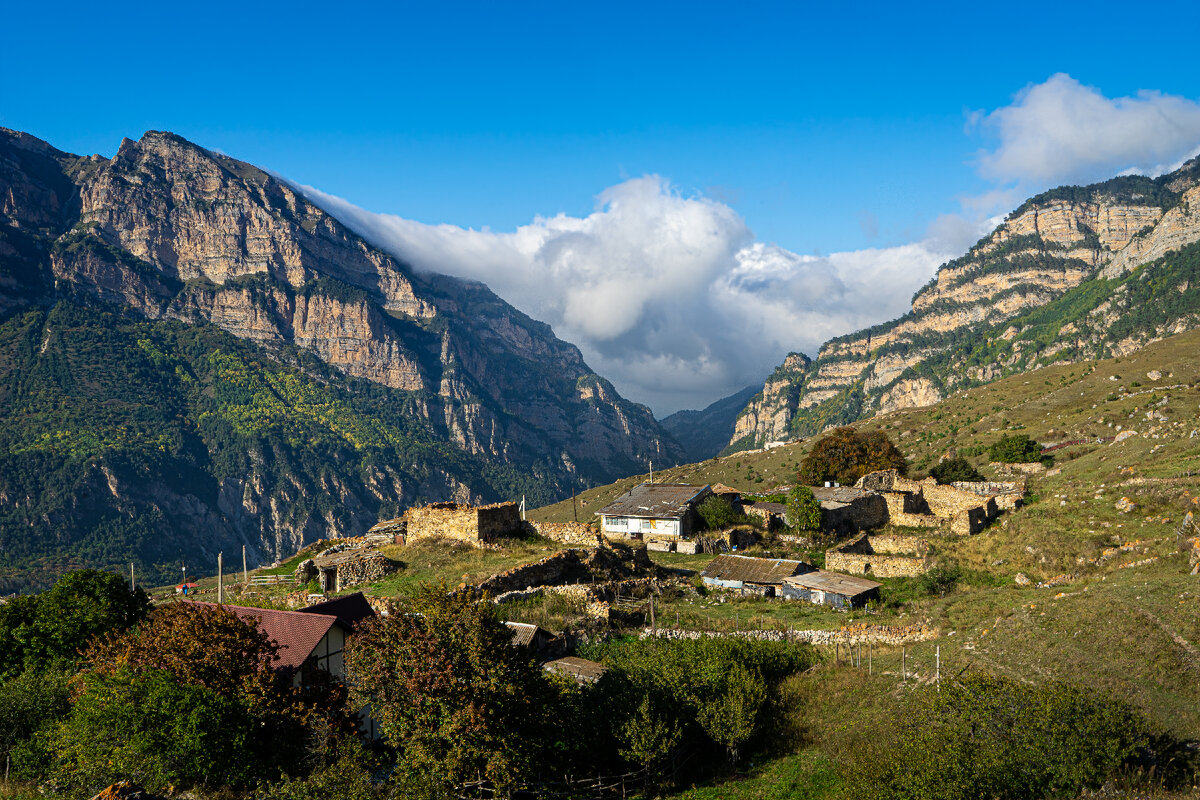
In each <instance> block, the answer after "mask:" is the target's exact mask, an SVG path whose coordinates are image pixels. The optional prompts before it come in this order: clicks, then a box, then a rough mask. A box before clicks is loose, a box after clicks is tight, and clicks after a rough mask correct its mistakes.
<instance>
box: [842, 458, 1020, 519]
mask: <svg viewBox="0 0 1200 800" xmlns="http://www.w3.org/2000/svg"><path fill="white" fill-rule="evenodd" d="M855 486H856V488H858V489H861V490H865V491H869V492H873V493H876V494H879V495H880V496H882V497H883V500H884V502H885V504H886V505H887V521H888V522H890V523H892V524H893V525H899V526H901V527H906V528H949V530H950V532H951V533H953V534H956V535H959V536H967V535H971V534H975V533H978V532H979V531H981V530H983V529H984V528H985V527H987V525H988V523H989V522H991V521H992V520H993V519H995V518H996V516H997V515H999V513H1000V507H999V505H998V504H997V501H996V496H995V495H991V494H983V493H981V492H978V491H976V490H975V488H976V485H975V484H972V485H971V486H972V489H971V490H967V489H963V488H959V487H957V486H943V485H941V484H939V483H938V482H937V481H936V480H934V479H933V478H926V479H925V480H922V481H914V480H910V479H908V478H905V477H903V476H901V475H899V474H898V473H897V472H896V470H894V469H889V470H882V471H880V472H871V473H868V474H866V475H864V476H862V478H860V479H859V481H858V483H857V484H856V485H855ZM979 486H982V487H984V488H985V489H986V488H989V487H991V486H993V484H980V485H979ZM996 487H997V488H1001V485H998V484H997V485H996ZM1003 493H1004V494H1005V495H1006V497H1008V499H1006V504H1011V489H1009V488H1008V487H1007V486H1004V487H1003Z"/></svg>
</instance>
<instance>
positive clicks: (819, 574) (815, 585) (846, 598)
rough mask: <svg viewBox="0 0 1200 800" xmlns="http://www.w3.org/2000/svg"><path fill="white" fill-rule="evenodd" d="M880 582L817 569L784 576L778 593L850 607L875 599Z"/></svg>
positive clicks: (786, 597)
mask: <svg viewBox="0 0 1200 800" xmlns="http://www.w3.org/2000/svg"><path fill="white" fill-rule="evenodd" d="M880 585H881V584H878V583H875V582H874V581H869V580H866V579H865V578H855V577H853V576H851V575H842V574H840V573H837V572H828V571H826V570H823V569H819V570H815V571H813V572H808V573H805V574H803V575H795V576H792V577H789V578H785V579H784V581H783V585H782V587H781V588H780V592H779V596H780V597H782V598H784V599H786V600H807V601H809V602H810V603H817V604H819V605H826V606H832V607H833V608H838V609H851V608H860V607H862V606H864V605H866V604H867V603H869V602H870V601H871V600H877V599H878V598H879V587H880Z"/></svg>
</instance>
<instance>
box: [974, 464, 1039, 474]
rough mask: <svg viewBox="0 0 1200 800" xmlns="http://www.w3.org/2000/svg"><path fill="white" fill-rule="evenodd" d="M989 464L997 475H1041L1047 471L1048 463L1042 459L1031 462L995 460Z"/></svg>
mask: <svg viewBox="0 0 1200 800" xmlns="http://www.w3.org/2000/svg"><path fill="white" fill-rule="evenodd" d="M988 466H989V467H991V468H992V470H993V471H994V472H995V473H996V474H997V475H1041V474H1042V473H1043V472H1045V471H1046V465H1045V464H1043V463H1042V462H1040V461H1034V462H1031V463H1029V464H1005V463H1004V462H1003V461H993V462H991V463H990V464H988Z"/></svg>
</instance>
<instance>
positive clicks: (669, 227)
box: [300, 175, 981, 416]
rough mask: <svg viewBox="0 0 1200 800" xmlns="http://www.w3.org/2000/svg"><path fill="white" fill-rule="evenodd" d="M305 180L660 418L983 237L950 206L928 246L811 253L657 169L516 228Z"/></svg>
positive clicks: (764, 368) (898, 303) (898, 294)
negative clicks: (406, 210)
mask: <svg viewBox="0 0 1200 800" xmlns="http://www.w3.org/2000/svg"><path fill="white" fill-rule="evenodd" d="M300 188H301V189H302V191H304V193H305V194H306V195H307V196H308V197H309V198H310V199H311V200H312V201H313V202H315V203H317V204H318V205H320V206H322V207H323V208H325V209H326V210H327V211H329V212H330V213H331V214H333V215H334V216H335V217H337V218H338V219H340V220H341V221H342V222H344V223H345V224H346V225H348V226H349V227H350V228H351V229H352V230H354V231H355V232H356V233H358V234H359V235H361V236H363V237H364V238H365V239H367V240H368V241H369V242H371V243H372V244H374V245H375V246H377V247H379V248H381V249H383V250H384V251H386V252H389V253H392V254H393V255H395V256H396V257H398V258H400V259H402V260H404V261H406V262H408V263H410V264H412V265H413V266H414V267H416V268H418V269H422V270H429V271H434V272H440V273H445V274H449V275H455V276H458V277H463V278H470V279H474V280H480V281H483V282H484V283H486V284H488V286H490V287H491V288H492V290H493V291H495V292H496V293H497V294H498V295H500V296H501V297H502V298H504V299H505V300H507V301H508V302H510V303H512V304H513V305H515V306H516V307H517V308H519V309H521V310H522V311H524V312H525V313H527V314H529V315H530V316H532V317H534V318H535V319H539V320H543V321H545V322H547V323H549V324H550V325H551V326H552V327H553V328H554V331H555V333H557V334H558V335H559V336H560V337H561V338H563V339H566V340H567V341H570V342H572V343H574V344H576V345H578V346H579V348H580V349H581V350H582V351H583V354H584V357H585V358H586V359H587V361H588V364H589V365H590V366H591V367H592V368H593V369H595V370H596V371H597V372H599V373H600V374H601V375H604V376H605V377H607V378H609V379H610V380H612V381H613V383H614V384H615V385H616V386H617V389H618V390H619V391H620V392H621V393H622V394H624V395H625V396H627V397H629V398H631V399H633V400H636V401H639V402H643V403H646V404H647V405H649V406H651V408H653V409H654V410H655V412H656V413H658V414H659V415H660V416H661V415H662V414H666V413H670V412H671V411H674V410H677V409H679V408H685V407H687V408H690V407H702V406H703V405H705V404H707V403H709V402H711V401H713V400H716V399H718V398H720V397H722V396H724V395H726V394H729V393H731V392H733V391H736V390H738V389H740V388H742V387H743V386H747V385H750V384H753V383H757V382H759V381H761V380H762V378H763V377H764V376H765V375H766V374H767V373H769V372H770V371H771V370H772V369H773V368H774V367H775V366H776V365H777V364H778V363H779V362H780V361H781V360H782V358H783V356H784V355H785V354H786V353H787V352H789V351H792V350H802V351H805V352H809V353H815V352H816V350H817V348H818V347H819V346H820V345H821V344H822V343H823V342H824V341H825V340H827V339H829V338H830V337H832V336H836V335H838V334H842V333H846V332H848V331H852V330H855V329H857V328H861V327H863V326H865V325H871V324H874V323H877V322H879V321H880V320H883V319H888V318H891V317H895V316H898V315H899V314H902V313H904V312H905V311H906V310H907V309H908V306H909V299H910V298H911V296H912V293H913V292H914V291H915V290H916V289H917V288H918V287H919V286H921V285H922V284H923V283H924V282H925V281H927V280H928V279H929V277H930V276H931V275H933V273H934V271H935V270H936V269H937V267H938V265H939V264H941V263H942V262H944V261H945V260H947V259H948V258H951V257H953V256H954V255H957V254H958V253H961V252H962V251H963V250H964V249H965V248H966V247H967V246H969V245H970V244H971V243H973V242H974V241H975V240H976V239H977V238H978V237H979V236H980V235H981V231H980V229H979V226H976V225H973V224H970V223H967V222H965V221H964V220H961V219H959V218H955V217H945V218H942V219H939V221H938V222H937V223H935V224H934V225H932V226H931V227H930V231H929V234H928V235H927V236H926V237H925V238H924V239H922V240H921V241H919V242H914V243H911V244H905V245H902V246H899V247H890V248H876V249H868V250H859V251H853V252H845V253H832V254H830V255H827V256H813V255H799V254H796V253H793V252H791V251H789V250H786V249H784V248H782V247H778V246H776V245H773V244H765V243H763V242H757V241H755V240H754V235H753V233H752V232H751V231H750V229H749V227H748V226H747V225H746V222H745V220H743V219H742V218H741V217H740V216H739V215H738V214H737V213H736V212H735V211H734V210H733V209H732V208H730V207H729V206H727V205H725V204H723V203H720V202H717V201H716V200H713V199H711V198H708V197H704V196H700V195H689V196H685V195H683V194H682V193H680V192H679V191H677V190H676V189H674V188H673V187H672V186H671V185H670V183H669V182H668V181H666V180H665V179H663V178H661V177H659V176H655V175H650V176H646V177H641V178H634V179H631V180H627V181H624V182H622V183H620V184H617V185H616V186H613V187H610V188H609V189H606V190H605V191H604V192H602V193H601V194H600V195H598V196H597V198H596V208H595V210H594V211H593V213H591V214H589V215H587V216H586V217H571V216H566V215H564V214H559V215H557V216H554V217H538V218H536V219H534V220H533V221H532V222H531V223H530V224H528V225H523V226H521V227H519V228H518V229H517V230H515V231H513V232H511V233H496V232H492V231H487V230H482V231H480V230H469V229H464V228H460V227H457V226H454V225H427V224H424V223H420V222H416V221H414V220H410V219H405V218H403V217H398V216H394V215H388V214H376V213H372V212H369V211H365V210H363V209H361V208H358V207H357V206H354V205H352V204H351V203H349V202H347V201H345V200H343V199H341V198H337V197H333V196H331V195H327V194H324V193H322V192H320V191H318V190H316V189H313V188H311V187H300Z"/></svg>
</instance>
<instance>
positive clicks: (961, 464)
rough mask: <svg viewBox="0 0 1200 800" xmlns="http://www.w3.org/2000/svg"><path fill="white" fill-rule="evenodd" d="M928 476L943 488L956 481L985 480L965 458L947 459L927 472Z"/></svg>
mask: <svg viewBox="0 0 1200 800" xmlns="http://www.w3.org/2000/svg"><path fill="white" fill-rule="evenodd" d="M929 474H930V475H932V476H933V478H934V480H936V481H937V482H938V483H940V484H942V485H943V486H945V485H946V484H950V483H955V482H956V481H968V482H971V481H982V480H985V478H984V476H983V473H981V472H980V471H979V470H977V469H975V467H974V466H972V465H971V462H970V461H967V460H966V459H965V458H948V459H946V460H945V461H943V462H941V463H940V464H938V465H937V466H935V467H934V468H933V469H931V470H929Z"/></svg>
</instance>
